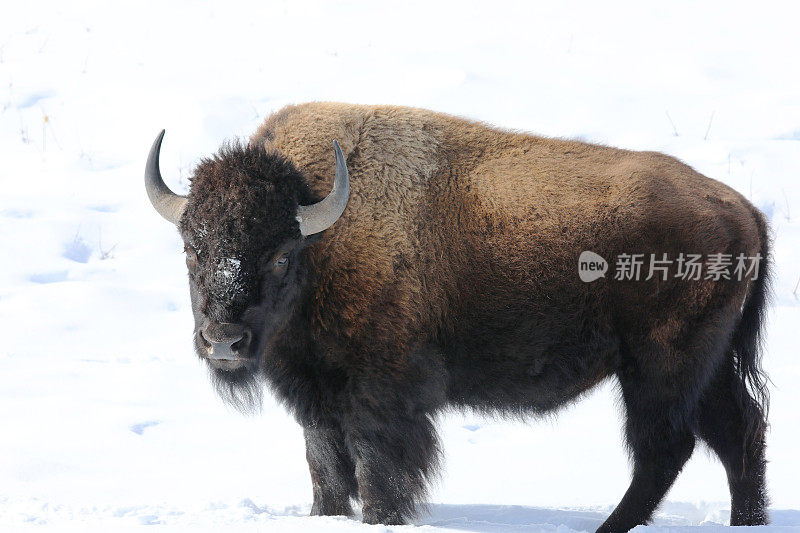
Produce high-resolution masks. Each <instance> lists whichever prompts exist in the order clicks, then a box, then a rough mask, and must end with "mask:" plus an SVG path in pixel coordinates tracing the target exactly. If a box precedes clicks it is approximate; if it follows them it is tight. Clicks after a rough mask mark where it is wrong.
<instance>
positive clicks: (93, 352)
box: [0, 0, 800, 533]
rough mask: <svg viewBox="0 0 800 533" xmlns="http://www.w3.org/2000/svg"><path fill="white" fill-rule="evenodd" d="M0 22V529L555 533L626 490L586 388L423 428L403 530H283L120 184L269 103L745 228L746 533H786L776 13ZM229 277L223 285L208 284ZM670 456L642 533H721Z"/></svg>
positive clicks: (780, 84)
mask: <svg viewBox="0 0 800 533" xmlns="http://www.w3.org/2000/svg"><path fill="white" fill-rule="evenodd" d="M3 12H4V13H3V17H2V18H0V161H2V163H1V164H0V183H1V184H2V193H0V228H1V229H2V231H0V250H2V253H3V257H2V267H0V421H2V424H3V428H2V433H0V479H2V480H3V482H2V484H0V528H2V529H5V530H23V529H27V528H29V527H36V528H37V529H38V528H41V527H45V528H46V529H51V530H57V531H69V530H75V531H94V530H97V531H101V530H102V531H107V530H114V531H117V530H123V531H124V530H126V529H134V530H135V529H139V528H141V527H143V526H145V525H146V526H147V528H148V530H154V531H169V532H172V531H182V530H188V529H192V530H193V531H206V530H208V531H226V530H232V531H233V530H235V531H306V530H321V531H387V530H412V529H414V530H416V529H419V530H421V531H444V530H447V529H450V530H459V531H507V530H513V531H558V532H559V533H560V532H569V531H583V530H593V529H594V528H595V527H596V526H597V525H598V524H599V523H600V522H601V521H602V518H603V517H604V516H605V515H607V514H608V512H610V510H611V509H612V508H613V506H614V505H615V504H616V503H617V501H618V500H619V499H620V497H621V495H622V494H623V493H624V491H625V489H626V488H627V484H628V462H627V458H626V456H625V452H624V450H623V448H622V445H621V434H620V426H621V419H620V415H619V410H618V406H617V405H616V399H615V398H616V395H615V391H614V388H613V386H612V385H611V384H606V385H604V386H602V387H600V388H599V389H597V390H595V391H594V392H592V393H591V394H589V395H588V396H587V397H586V398H585V399H584V400H583V401H581V402H580V403H578V404H576V405H574V406H571V407H570V408H568V409H566V410H565V411H564V412H562V413H560V414H559V416H558V417H553V418H552V419H550V418H548V419H546V420H538V421H537V420H531V421H529V422H528V423H521V422H513V421H502V420H489V419H484V418H481V417H479V416H476V415H471V414H455V413H450V414H446V415H443V416H442V417H441V420H440V426H441V437H442V441H443V443H444V448H445V451H446V460H445V469H444V472H443V473H442V476H441V478H440V480H439V481H438V483H436V484H435V485H434V487H433V488H432V491H431V495H430V500H431V502H432V505H431V507H430V512H429V513H428V514H423V515H422V516H421V517H420V520H419V524H420V525H419V526H418V528H416V529H415V528H414V527H413V526H407V527H404V528H386V527H382V526H364V525H362V524H360V523H358V522H356V521H353V520H347V519H344V518H309V517H306V516H305V515H306V514H307V512H308V510H309V508H310V503H311V487H310V480H309V476H308V472H307V467H306V464H305V458H304V448H303V439H302V434H301V431H300V429H299V427H298V426H297V425H296V424H295V423H294V422H293V421H292V420H291V419H290V417H289V416H288V415H287V414H286V413H285V412H284V410H283V409H282V408H281V407H279V406H278V405H277V404H276V403H275V402H274V401H272V400H271V399H269V398H267V399H266V401H265V407H264V412H263V413H262V414H260V415H258V416H257V417H250V418H248V417H243V416H241V415H239V414H237V413H235V412H232V411H230V410H228V409H227V408H226V407H225V406H224V405H222V404H221V402H220V401H219V400H218V399H216V398H215V397H214V392H213V390H212V387H211V386H210V384H209V382H208V379H207V376H206V372H205V369H204V368H203V367H202V366H201V365H200V363H199V362H198V361H197V360H196V357H195V356H194V354H193V353H192V346H191V328H192V317H191V310H190V306H189V298H188V287H187V283H186V273H185V268H186V267H185V265H184V261H183V256H182V243H181V242H180V239H179V237H178V235H177V233H176V231H175V229H174V228H173V227H171V226H170V225H169V224H168V223H166V222H165V221H163V220H162V219H161V218H160V217H159V216H158V215H157V214H156V213H155V212H154V211H153V210H152V208H151V207H150V205H149V203H148V201H147V197H146V195H145V192H144V187H143V186H142V172H143V167H144V161H145V158H146V155H147V150H148V149H149V146H150V144H151V142H152V140H153V138H154V137H155V136H156V134H157V133H158V132H159V131H160V130H161V128H166V129H167V135H166V139H165V141H164V147H163V150H162V157H161V165H162V172H163V173H164V175H165V178H166V179H167V181H168V182H169V183H170V185H171V186H172V187H173V188H175V189H176V190H178V191H183V190H185V189H186V184H187V177H188V176H189V174H190V172H191V169H192V167H193V165H194V164H196V163H197V162H198V160H199V158H200V157H202V156H205V155H208V154H209V153H211V152H213V151H214V150H215V149H216V148H217V147H218V146H219V145H220V143H221V142H222V141H223V140H225V139H230V138H232V137H236V136H239V137H246V136H247V135H249V134H250V133H251V132H252V131H254V130H255V128H256V127H257V125H258V124H259V122H260V121H261V120H262V119H263V118H264V117H265V116H266V115H268V114H269V113H270V112H272V111H274V110H277V109H279V108H281V107H282V106H283V105H285V104H287V103H291V102H302V101H309V100H341V101H348V102H355V103H390V104H403V105H414V106H420V107H427V108H431V109H436V110H439V111H444V112H449V113H454V114H458V115H463V116H468V117H471V118H475V119H479V120H483V121H486V122H489V123H493V124H497V125H500V126H503V127H507V128H516V129H522V130H528V131H534V132H537V133H540V134H545V135H550V136H562V137H572V138H580V139H585V140H589V141H593V142H600V143H605V144H610V145H615V146H622V147H626V148H632V149H642V150H658V151H663V152H666V153H669V154H672V155H674V156H677V157H679V158H681V159H682V160H684V161H686V162H687V163H689V164H691V165H692V166H694V167H695V168H697V169H698V170H700V171H701V172H703V173H705V174H706V175H709V176H712V177H714V178H716V179H719V180H722V181H724V182H725V183H728V184H730V185H731V186H733V187H735V188H736V189H738V190H739V191H741V192H742V193H743V194H744V195H746V196H747V197H748V198H750V199H751V200H752V201H753V203H754V204H755V205H757V206H759V207H760V208H761V209H763V210H764V212H765V213H767V214H768V216H769V217H770V219H771V222H772V225H773V228H774V233H775V250H774V252H775V260H776V265H777V269H776V270H777V277H776V283H775V305H774V308H773V310H772V312H771V320H770V325H769V337H768V352H767V356H766V361H765V364H766V367H767V370H768V371H769V372H770V375H771V377H772V380H773V382H774V386H773V389H772V390H773V393H772V399H773V401H772V412H771V430H770V433H769V436H768V442H769V449H768V457H769V460H770V465H769V470H768V476H769V487H770V492H771V497H772V518H773V525H772V526H769V527H766V528H759V529H762V530H770V531H777V530H783V529H784V528H788V529H791V530H794V531H798V530H800V491H798V488H797V480H798V479H800V459H798V456H797V445H798V436H800V429H799V428H798V425H797V423H796V420H797V410H798V407H800V404H799V402H798V400H799V399H800V390H799V389H798V386H797V385H798V383H800V364H798V362H797V359H796V358H795V353H796V348H797V325H798V324H800V301H799V300H798V294H800V290H798V289H797V284H798V282H800V186H798V181H797V176H798V172H800V134H799V133H798V132H800V98H798V94H800V69H797V68H795V66H796V58H797V57H799V56H800V39H799V38H798V37H797V32H796V21H797V19H798V15H800V8H798V7H797V6H796V5H795V4H793V3H790V2H783V3H773V2H763V3H759V4H758V6H756V5H755V4H752V3H734V2H724V3H723V2H704V3H690V2H668V3H667V2H664V3H661V4H659V5H653V4H652V3H613V4H610V3H608V2H603V3H594V2H548V3H528V2H508V1H505V0H497V1H495V2H492V3H491V4H486V3H485V2H470V1H460V2H455V1H447V2H417V1H407V2H402V3H401V2H390V3H372V2H366V1H365V2H335V3H326V2H321V1H320V2H309V1H300V2H298V1H293V2H289V1H274V2H259V3H255V2H250V3H238V2H225V3H221V2H217V3H202V4H201V3H197V2H188V1H186V0H181V1H176V2H169V3H163V2H162V3H158V4H156V3H151V2H136V3H117V2H115V3H105V2H88V1H87V2H69V3H64V2H52V1H50V2H39V3H33V2H27V3H25V2H16V3H14V4H13V5H9V6H6V7H5V8H4V10H3ZM234 266H235V265H234V264H230V265H228V267H227V270H225V269H224V271H228V272H231V273H232V274H233V273H235V268H234ZM728 509H729V503H728V493H727V486H726V482H725V474H724V471H723V469H722V467H721V466H720V465H719V463H718V462H717V461H716V460H714V459H713V458H712V457H711V456H710V454H709V453H708V452H706V451H705V450H704V449H702V448H700V449H698V450H697V451H696V452H695V454H694V456H693V458H692V459H691V461H690V463H689V464H688V466H687V467H686V468H685V470H684V472H683V473H682V474H681V476H680V477H679V478H678V481H677V483H676V485H675V486H674V487H673V489H672V490H671V491H670V493H669V495H668V502H667V503H665V504H664V505H663V506H662V508H661V509H660V510H659V514H658V516H657V518H656V520H655V522H654V525H653V526H648V528H645V530H647V531H656V530H660V529H662V528H669V530H670V531H682V530H684V529H686V528H687V527H688V526H697V525H701V524H702V525H704V526H708V527H705V528H704V529H703V531H705V532H710V531H716V530H717V529H723V528H722V527H721V526H720V525H721V524H726V523H727V519H728Z"/></svg>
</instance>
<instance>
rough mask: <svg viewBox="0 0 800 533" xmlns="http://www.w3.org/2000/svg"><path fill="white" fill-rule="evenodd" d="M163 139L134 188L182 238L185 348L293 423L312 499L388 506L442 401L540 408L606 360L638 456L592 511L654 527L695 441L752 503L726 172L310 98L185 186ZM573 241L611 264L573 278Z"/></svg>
mask: <svg viewBox="0 0 800 533" xmlns="http://www.w3.org/2000/svg"><path fill="white" fill-rule="evenodd" d="M162 138H163V132H162V134H161V135H159V137H158V138H157V139H156V141H155V143H154V144H153V147H152V149H151V152H150V156H149V158H148V162H147V168H146V174H145V184H146V187H147V192H148V194H149V197H150V200H151V201H152V203H153V206H154V207H155V209H156V210H157V211H158V212H159V213H160V214H161V215H162V216H164V217H165V218H166V219H167V220H169V221H170V222H173V223H174V224H176V225H177V226H178V228H179V230H180V234H181V237H182V238H183V241H184V243H185V248H186V264H187V267H188V271H189V287H190V293H191V301H192V310H193V312H194V318H195V329H194V346H195V349H196V351H197V354H198V355H199V357H200V358H201V359H203V360H205V361H206V362H207V364H208V367H209V369H210V371H211V373H212V376H213V381H214V384H215V386H216V389H217V390H218V392H219V393H220V394H221V396H222V397H223V398H224V399H225V400H226V401H228V402H230V403H231V404H234V405H236V406H237V407H239V408H240V409H243V410H249V409H254V408H256V407H257V406H258V405H259V402H260V400H261V391H262V388H263V387H264V386H265V385H266V386H267V387H268V388H269V389H271V390H272V392H273V393H274V394H275V395H276V397H277V398H278V399H279V400H280V401H281V402H282V403H283V404H284V405H285V406H286V407H287V408H288V409H289V410H290V411H291V413H292V414H293V415H294V417H295V418H296V419H297V421H298V422H299V423H300V424H301V425H302V427H303V429H304V433H305V440H306V457H307V459H308V464H309V469H310V471H311V480H312V484H313V492H314V500H313V507H312V514H317V515H351V514H352V512H353V511H352V507H351V499H356V500H360V502H361V505H362V508H363V520H364V521H365V522H368V523H384V524H400V523H404V522H406V521H407V520H408V519H409V518H410V517H412V516H413V514H414V512H415V509H416V507H417V505H418V504H419V503H420V502H421V500H422V499H423V498H424V495H425V487H426V483H427V481H428V480H429V479H430V478H431V476H432V475H434V474H435V471H436V465H437V456H438V454H439V445H438V441H437V437H436V432H435V428H434V425H433V423H432V417H433V416H434V414H435V413H437V412H440V411H442V410H444V409H447V408H448V407H457V408H465V407H467V408H473V409H476V410H477V411H479V412H482V413H488V414H491V413H500V414H504V415H514V416H530V415H533V416H535V415H541V414H544V413H550V412H552V411H553V410H555V409H557V408H559V407H561V406H563V405H565V404H568V403H569V402H571V401H573V400H575V399H577V398H578V397H579V396H580V395H581V394H583V393H584V392H586V391H587V390H589V389H590V388H592V387H594V386H595V385H597V384H598V383H600V382H602V381H603V380H606V379H615V380H617V382H618V384H619V390H620V391H621V397H622V403H623V405H624V407H625V412H626V420H627V422H626V425H625V435H626V439H627V444H628V448H629V451H630V456H631V460H632V463H633V475H632V481H631V484H630V488H629V489H628V491H627V493H626V494H625V496H624V497H623V499H622V501H621V502H620V504H619V505H618V506H617V508H616V509H615V510H614V512H613V513H611V515H610V516H609V517H608V519H607V520H606V521H605V523H604V524H603V525H602V526H601V527H600V531H626V530H628V529H630V528H632V527H634V526H635V525H637V524H643V523H645V522H646V521H647V520H648V519H649V518H650V516H651V515H652V513H653V512H654V510H655V509H656V507H657V506H658V505H659V502H660V501H661V500H662V498H663V497H664V495H665V493H666V492H667V490H668V489H669V488H670V486H671V485H672V483H673V482H674V480H675V478H676V476H677V475H678V473H679V472H680V470H681V468H682V467H683V465H684V463H685V462H686V461H687V459H688V458H689V456H690V455H691V454H692V450H693V448H694V446H695V441H696V440H697V439H701V440H702V441H704V442H705V443H706V444H707V445H708V446H709V447H710V448H711V449H712V450H713V451H714V452H715V453H716V454H717V455H718V456H719V458H720V460H721V461H722V463H723V465H724V466H725V469H726V471H727V474H728V480H729V484H730V491H731V505H732V510H731V523H732V524H735V525H742V524H763V523H765V522H766V521H767V512H766V502H767V497H766V491H765V459H764V435H765V429H766V411H767V387H766V376H765V375H764V373H763V372H762V370H761V366H760V353H759V352H760V343H761V337H762V335H763V333H762V329H763V321H764V313H765V308H766V306H767V300H768V294H769V287H768V281H769V280H768V273H769V231H768V227H767V223H766V221H765V218H764V216H763V215H762V214H761V213H760V212H759V211H758V210H757V209H756V208H754V207H753V205H751V204H750V202H748V201H747V200H746V199H745V198H744V197H742V196H741V195H740V194H738V193H737V192H736V191H734V190H732V189H731V188H729V187H727V186H725V185H723V184H722V183H719V182H717V181H714V180H712V179H709V178H706V177H704V176H702V175H700V174H699V173H698V172H696V171H694V170H693V169H691V168H690V167H688V166H687V165H685V164H683V163H681V162H679V161H677V160H676V159H674V158H672V157H669V156H666V155H662V154H659V153H654V152H634V151H628V150H620V149H615V148H609V147H605V146H597V145H592V144H587V143H583V142H577V141H570V140H556V139H548V138H543V137H538V136H534V135H528V134H523V133H515V132H509V131H504V130H500V129H496V128H492V127H489V126H487V125H485V124H482V123H478V122H473V121H468V120H464V119H461V118H456V117H452V116H448V115H444V114H440V113H435V112H431V111H426V110H422V109H411V108H404V107H393V106H357V105H348V104H338V103H310V104H304V105H297V106H289V107H286V108H284V109H282V110H281V111H279V112H277V113H275V114H273V115H272V116H270V117H269V118H268V119H267V120H266V122H264V124H263V125H262V126H261V127H260V128H259V129H258V131H257V132H256V133H255V134H254V135H253V136H252V137H251V138H250V140H249V142H246V143H242V142H231V143H228V144H226V145H224V146H223V147H222V148H221V149H220V150H219V152H218V153H216V154H215V155H213V156H211V157H209V158H207V159H203V160H202V161H201V162H200V163H199V164H198V166H197V168H196V169H195V171H194V174H193V177H192V179H191V188H190V192H189V194H188V196H180V195H176V194H175V193H173V192H172V191H170V190H169V189H168V188H167V187H166V185H165V184H164V182H163V180H162V178H161V174H160V170H159V164H158V158H159V152H160V148H161V141H162ZM333 140H338V144H337V143H336V142H335V141H334V143H333V144H334V150H333V155H334V157H331V153H330V150H331V142H332V141H333ZM340 147H341V148H340ZM584 252H591V253H592V255H591V257H592V258H595V259H597V257H598V256H599V258H600V259H599V260H597V261H594V262H592V263H591V264H589V263H587V265H589V266H591V267H592V268H595V267H596V269H600V268H601V267H602V261H605V260H607V261H608V263H609V264H611V265H612V267H618V270H617V272H616V274H615V275H612V274H613V273H612V271H611V270H609V271H608V272H607V273H605V274H603V273H602V272H601V273H600V274H599V279H597V280H595V281H591V282H587V281H582V279H581V277H580V276H579V269H580V268H583V267H584V266H586V265H583V264H579V258H580V257H581V255H582V254H583V253H584ZM637 258H638V259H639V261H640V262H639V263H636V259H637ZM691 258H694V260H692V259H691ZM697 258H702V261H701V262H698V260H697ZM743 258H747V259H750V260H751V263H750V266H749V267H748V270H747V274H748V275H747V276H744V277H743V276H741V274H742V272H741V270H739V266H741V264H738V265H737V262H736V259H739V260H740V263H741V260H742V259H743ZM642 260H643V261H644V264H643V265H642V264H641V261H642ZM712 263H713V264H712ZM753 263H754V264H755V268H753ZM689 264H694V266H698V265H700V266H706V267H707V270H708V271H707V272H705V271H704V272H702V273H696V274H697V275H690V276H686V272H685V271H686V269H687V267H688V266H689ZM625 265H627V266H632V265H633V266H636V267H637V269H639V268H641V276H639V272H638V270H636V271H634V270H633V269H629V270H627V271H626V270H625V268H623V267H625ZM606 266H608V265H606ZM654 266H655V269H654ZM609 268H610V267H609ZM737 271H738V274H739V275H738V276H737V275H735V274H736V273H737ZM634 272H635V273H636V274H637V275H636V276H634V275H633V274H634Z"/></svg>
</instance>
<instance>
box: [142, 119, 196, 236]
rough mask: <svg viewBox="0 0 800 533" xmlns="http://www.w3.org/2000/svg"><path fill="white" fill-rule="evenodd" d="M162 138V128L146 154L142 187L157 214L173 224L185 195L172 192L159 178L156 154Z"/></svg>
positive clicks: (184, 202) (180, 212) (179, 213)
mask: <svg viewBox="0 0 800 533" xmlns="http://www.w3.org/2000/svg"><path fill="white" fill-rule="evenodd" d="M162 140H164V130H161V133H159V134H158V137H156V140H155V141H154V142H153V147H152V148H150V155H148V156H147V165H146V166H145V169H144V187H145V189H147V196H148V197H149V198H150V203H151V204H153V207H154V208H155V209H156V211H157V212H158V214H159V215H161V216H162V217H164V218H166V219H167V220H169V221H170V222H172V223H173V224H177V223H178V221H179V220H180V219H181V214H182V213H183V210H184V209H185V208H186V197H185V196H181V195H180V194H175V193H174V192H172V191H171V190H170V188H169V187H167V184H166V183H164V180H163V179H162V178H161V169H160V168H159V165H158V156H159V154H160V153H161V141H162Z"/></svg>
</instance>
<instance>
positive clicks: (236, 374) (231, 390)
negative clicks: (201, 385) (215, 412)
mask: <svg viewBox="0 0 800 533" xmlns="http://www.w3.org/2000/svg"><path fill="white" fill-rule="evenodd" d="M209 370H210V374H211V383H212V385H213V386H214V390H216V391H217V394H218V395H219V397H220V398H221V399H222V401H224V402H225V403H227V404H228V405H230V406H231V407H233V408H235V409H236V410H237V411H239V412H241V413H243V414H255V413H257V412H259V411H260V410H261V405H262V398H263V392H262V391H263V389H264V383H263V382H262V381H261V380H260V379H259V376H258V373H257V372H254V371H253V369H252V368H248V367H242V368H237V369H236V370H221V369H219V368H211V369H209Z"/></svg>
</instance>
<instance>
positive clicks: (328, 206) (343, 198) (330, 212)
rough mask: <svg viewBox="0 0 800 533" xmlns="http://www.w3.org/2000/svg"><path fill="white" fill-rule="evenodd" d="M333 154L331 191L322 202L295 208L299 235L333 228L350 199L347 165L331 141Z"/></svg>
mask: <svg viewBox="0 0 800 533" xmlns="http://www.w3.org/2000/svg"><path fill="white" fill-rule="evenodd" d="M333 153H334V156H335V157H336V176H335V178H334V179H333V189H332V190H331V192H330V193H329V194H328V196H326V197H325V199H324V200H320V201H319V202H317V203H316V204H312V205H301V206H298V208H297V221H298V222H299V223H300V233H302V234H303V235H304V236H308V235H313V234H315V233H319V232H320V231H325V230H326V229H328V228H330V227H331V226H333V223H334V222H336V221H337V220H339V217H340V216H342V213H344V208H345V207H347V200H348V199H349V198H350V177H349V176H348V175H347V164H346V163H345V161H344V156H343V155H342V149H341V148H339V143H338V142H336V141H333Z"/></svg>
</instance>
